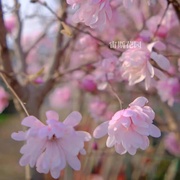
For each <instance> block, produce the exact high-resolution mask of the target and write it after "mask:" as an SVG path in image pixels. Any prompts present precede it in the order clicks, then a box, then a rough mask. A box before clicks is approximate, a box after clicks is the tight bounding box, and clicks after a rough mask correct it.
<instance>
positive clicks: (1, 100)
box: [0, 87, 9, 113]
mask: <svg viewBox="0 0 180 180" xmlns="http://www.w3.org/2000/svg"><path fill="white" fill-rule="evenodd" d="M8 105H9V95H8V93H7V92H6V91H5V90H4V88H3V87H0V113H1V112H2V111H3V110H4V109H5V108H6V107H7V106H8Z"/></svg>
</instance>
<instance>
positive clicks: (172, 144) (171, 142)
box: [164, 133, 180, 156]
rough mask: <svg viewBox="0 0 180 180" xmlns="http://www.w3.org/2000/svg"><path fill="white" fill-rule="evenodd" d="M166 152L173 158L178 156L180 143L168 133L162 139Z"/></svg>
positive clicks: (173, 135) (175, 136)
mask: <svg viewBox="0 0 180 180" xmlns="http://www.w3.org/2000/svg"><path fill="white" fill-rule="evenodd" d="M164 145H165V148H166V150H167V151H168V152H169V153H171V154H172V155H175V156H180V142H179V140H178V137H177V135H176V134H175V133H169V134H168V135H167V136H166V137H165V139H164Z"/></svg>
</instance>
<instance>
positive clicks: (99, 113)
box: [88, 98, 113, 121]
mask: <svg viewBox="0 0 180 180" xmlns="http://www.w3.org/2000/svg"><path fill="white" fill-rule="evenodd" d="M88 109H89V113H90V115H91V117H92V118H93V119H94V120H95V121H104V120H108V119H110V118H111V117H112V116H113V112H112V111H111V110H110V109H109V108H108V104H107V102H105V101H103V100H101V99H99V98H96V99H93V100H92V101H91V102H90V103H89V106H88Z"/></svg>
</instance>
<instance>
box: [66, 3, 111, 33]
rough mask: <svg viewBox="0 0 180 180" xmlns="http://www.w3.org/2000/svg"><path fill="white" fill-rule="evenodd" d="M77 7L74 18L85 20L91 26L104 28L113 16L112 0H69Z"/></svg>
mask: <svg viewBox="0 0 180 180" xmlns="http://www.w3.org/2000/svg"><path fill="white" fill-rule="evenodd" d="M67 3H68V4H70V5H72V7H73V8H74V9H75V14H74V16H73V20H74V22H76V23H79V22H83V23H85V25H87V26H90V27H91V28H96V29H100V30H102V29H103V28H104V27H105V26H106V23H107V21H109V20H111V18H112V9H111V6H110V0H87V1H83V0H67Z"/></svg>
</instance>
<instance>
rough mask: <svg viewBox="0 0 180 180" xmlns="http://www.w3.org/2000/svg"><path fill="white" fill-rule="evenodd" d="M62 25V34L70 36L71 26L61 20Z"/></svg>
mask: <svg viewBox="0 0 180 180" xmlns="http://www.w3.org/2000/svg"><path fill="white" fill-rule="evenodd" d="M61 24H62V26H63V28H64V29H62V30H61V33H62V34H64V35H67V36H69V37H72V30H71V28H70V27H69V26H68V25H67V24H65V23H64V22H61Z"/></svg>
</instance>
